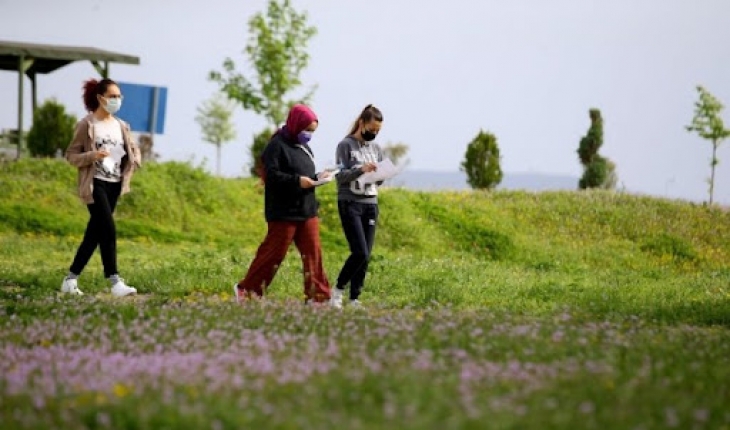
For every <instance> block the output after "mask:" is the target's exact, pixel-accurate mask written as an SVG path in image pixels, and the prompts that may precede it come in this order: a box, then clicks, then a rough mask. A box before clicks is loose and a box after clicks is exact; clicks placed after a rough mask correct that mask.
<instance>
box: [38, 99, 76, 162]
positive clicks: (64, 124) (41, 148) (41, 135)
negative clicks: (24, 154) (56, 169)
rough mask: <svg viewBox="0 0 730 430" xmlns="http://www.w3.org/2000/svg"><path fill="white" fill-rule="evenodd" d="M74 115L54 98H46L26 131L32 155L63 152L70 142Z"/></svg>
mask: <svg viewBox="0 0 730 430" xmlns="http://www.w3.org/2000/svg"><path fill="white" fill-rule="evenodd" d="M76 121H77V120H76V117H75V116H73V115H70V114H67V113H66V109H65V108H64V106H63V105H62V104H60V103H58V102H57V101H56V100H54V99H50V100H47V101H46V102H45V103H43V105H41V107H39V108H38V109H36V111H35V113H34V114H33V126H32V127H31V129H30V131H29V132H28V150H29V151H30V154H31V155H32V156H34V157H53V156H54V155H56V153H57V152H58V151H61V152H64V151H66V148H67V147H68V145H69V144H70V143H71V140H72V139H73V135H74V128H75V127H76Z"/></svg>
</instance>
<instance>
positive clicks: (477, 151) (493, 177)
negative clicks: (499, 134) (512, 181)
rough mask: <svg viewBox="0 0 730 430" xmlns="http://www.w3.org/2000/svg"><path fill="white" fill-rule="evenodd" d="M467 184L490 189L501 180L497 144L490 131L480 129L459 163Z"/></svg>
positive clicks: (475, 187)
mask: <svg viewBox="0 0 730 430" xmlns="http://www.w3.org/2000/svg"><path fill="white" fill-rule="evenodd" d="M461 170H462V171H463V172H465V173H466V177H467V182H468V183H469V186H471V187H472V188H474V189H487V190H491V189H492V188H495V187H496V186H497V185H499V183H500V182H502V176H503V175H502V167H501V166H500V156H499V145H497V138H496V137H495V136H494V135H493V134H492V133H485V132H483V131H480V132H479V134H477V136H476V137H475V138H474V140H472V141H471V143H469V146H468V147H467V148H466V154H465V155H464V161H463V162H462V163H461Z"/></svg>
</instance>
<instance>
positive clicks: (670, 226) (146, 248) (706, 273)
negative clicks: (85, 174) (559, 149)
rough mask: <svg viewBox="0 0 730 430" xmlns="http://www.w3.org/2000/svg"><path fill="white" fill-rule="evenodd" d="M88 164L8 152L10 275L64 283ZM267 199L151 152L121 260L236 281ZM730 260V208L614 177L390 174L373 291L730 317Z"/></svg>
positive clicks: (147, 283)
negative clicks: (438, 185) (610, 186)
mask: <svg viewBox="0 0 730 430" xmlns="http://www.w3.org/2000/svg"><path fill="white" fill-rule="evenodd" d="M75 177H76V176H75V171H74V169H73V168H71V167H70V166H68V165H66V164H65V163H63V162H61V161H57V160H25V161H22V162H20V163H11V164H7V165H4V166H3V170H2V171H1V172H0V190H1V191H0V241H1V242H2V245H3V246H2V251H0V258H2V260H0V261H2V263H0V265H1V266H0V267H1V268H2V273H3V274H2V275H1V276H0V278H4V279H5V282H6V283H11V284H13V285H20V286H22V287H34V288H32V292H38V293H45V292H47V291H49V290H52V289H55V288H56V287H57V285H56V284H57V283H58V278H59V276H61V275H62V273H63V272H64V271H65V269H66V266H67V265H68V264H69V263H68V262H69V261H70V259H71V257H72V256H73V252H74V249H75V247H76V245H77V243H78V241H79V240H80V236H81V234H82V233H83V229H84V225H85V222H86V220H87V215H86V211H85V209H84V207H83V206H82V205H81V204H80V203H79V201H78V200H77V198H76V196H75V189H74V186H75ZM318 196H319V198H320V201H321V213H320V215H321V219H322V238H323V242H324V248H325V250H326V255H325V263H326V266H327V270H328V272H329V274H330V277H332V278H333V277H334V276H335V275H336V273H337V272H336V271H337V269H338V268H339V265H340V264H341V262H342V260H343V258H344V255H345V254H346V252H347V245H346V242H345V241H344V238H343V236H342V234H341V231H340V227H339V221H338V218H337V213H336V200H335V195H334V187H331V186H328V187H323V188H322V189H320V191H318ZM262 200H263V199H262V189H261V186H260V185H259V184H258V182H257V181H256V180H253V179H220V178H214V177H211V176H210V175H208V174H206V173H205V172H204V171H202V170H200V169H196V168H193V167H191V166H189V165H186V164H181V163H163V164H151V165H149V166H146V168H145V169H144V170H142V171H140V172H139V173H138V175H137V176H135V181H134V184H133V192H132V193H130V194H129V195H127V196H125V197H124V198H123V199H122V200H121V203H120V205H119V207H118V212H117V218H118V231H119V236H120V237H121V245H120V262H121V265H122V267H123V268H124V273H125V274H126V276H127V277H129V278H130V279H133V280H134V281H135V283H136V284H137V285H138V286H140V287H141V289H142V290H143V291H146V292H152V293H156V294H158V295H163V296H164V295H180V294H182V295H185V294H189V293H192V292H196V291H198V292H203V293H221V292H223V293H225V291H226V290H227V287H226V285H228V284H230V283H232V282H231V281H232V280H234V279H237V278H238V277H240V276H241V275H242V273H243V272H244V271H245V268H246V266H247V264H248V262H249V261H250V259H251V256H252V254H253V252H255V249H256V247H257V246H258V244H259V242H260V240H261V238H262V236H263V234H264V232H265V223H264V222H263V216H262ZM41 261H42V264H40V265H39V264H38V263H39V262H41ZM728 261H730V213H728V212H727V211H723V210H721V209H712V210H710V209H708V208H706V207H702V206H698V205H694V204H690V203H685V202H674V201H667V200H660V199H654V198H648V197H637V196H631V195H626V194H615V193H608V192H584V193H578V192H554V193H540V194H535V193H528V192H496V193H491V194H489V193H480V192H441V193H425V192H411V191H407V190H401V189H387V190H385V191H384V192H383V193H382V196H381V222H380V227H379V230H378V236H377V245H376V251H375V255H374V257H373V264H372V266H371V267H372V270H371V272H372V274H371V277H370V283H369V293H371V295H370V298H371V299H372V300H375V299H376V298H377V299H378V300H382V301H385V302H386V304H389V305H393V306H407V305H416V306H427V305H429V303H431V302H433V301H437V302H441V303H445V302H449V303H452V304H454V305H458V306H464V307H481V306H491V307H495V308H505V309H513V310H514V309H517V310H524V311H529V312H538V311H540V310H550V311H552V310H555V309H556V308H559V307H561V306H572V307H578V308H581V309H584V310H587V311H591V312H597V313H600V314H607V313H611V312H622V313H633V314H641V315H645V316H650V317H653V318H654V317H661V318H669V319H672V318H673V315H675V316H676V315H684V316H682V317H679V318H680V319H682V318H685V317H686V318H690V319H695V320H701V321H704V322H707V323H712V322H726V321H727V320H728V318H730V316H728V313H727V312H726V311H725V309H726V308H727V306H728V304H727V302H728V294H729V290H730V287H729V285H730V267H729V266H728V264H727V262H728ZM287 262H288V264H285V267H284V269H283V274H282V275H281V276H280V277H278V278H277V283H276V284H275V285H276V286H277V288H272V294H274V295H282V296H285V295H291V294H296V291H298V288H299V286H298V283H299V279H298V278H299V274H298V263H297V262H296V260H295V258H293V257H289V259H288V260H287ZM97 266H99V264H98V256H97V257H95V259H94V260H92V264H91V265H90V267H89V272H91V273H92V274H96V275H97V276H98V273H99V270H98V267H97ZM181 274H184V277H183V276H181ZM279 278H281V279H279ZM29 290H30V289H29ZM32 292H29V294H31V293H32Z"/></svg>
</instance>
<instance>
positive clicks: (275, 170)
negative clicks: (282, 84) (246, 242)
mask: <svg viewBox="0 0 730 430" xmlns="http://www.w3.org/2000/svg"><path fill="white" fill-rule="evenodd" d="M318 125H319V121H318V120H317V116H316V115H315V114H314V112H313V111H312V110H311V109H310V108H309V107H307V106H304V105H295V106H294V107H292V109H291V110H290V111H289V116H288V118H287V120H286V125H285V126H284V127H282V128H281V129H279V131H277V132H276V133H275V134H274V136H272V137H271V140H270V141H269V143H268V144H267V145H266V148H265V149H264V152H263V154H262V156H261V158H262V161H263V172H262V173H263V175H262V178H263V179H264V202H265V204H264V206H265V215H266V222H267V223H268V232H267V234H266V238H264V241H263V243H261V245H260V246H259V249H258V251H257V252H256V257H255V258H254V260H253V262H251V266H250V267H249V269H248V272H247V273H246V277H245V278H243V279H242V280H241V281H240V282H238V283H237V284H235V285H234V287H233V289H234V294H235V298H236V300H237V301H239V302H240V301H241V300H244V299H245V298H248V297H261V296H263V295H264V292H265V291H266V288H267V287H268V286H269V284H271V281H272V280H273V279H274V275H276V271H277V269H278V268H279V266H280V265H281V262H282V261H283V260H284V257H285V256H286V253H287V251H288V249H289V246H290V245H291V243H292V242H294V244H295V245H296V247H297V249H298V250H299V253H300V254H301V256H302V268H303V272H304V295H305V298H306V300H307V302H317V303H322V302H327V301H328V300H329V298H330V285H329V281H328V280H327V275H326V274H325V272H324V269H323V267H322V247H321V243H320V239H319V218H318V217H317V208H318V206H319V205H318V203H317V199H316V197H315V193H314V190H315V181H317V180H318V179H322V177H320V178H317V174H316V170H315V164H314V154H313V153H312V149H311V148H310V147H309V140H310V139H311V138H312V134H313V133H314V131H315V130H317V126H318ZM325 175H326V174H325Z"/></svg>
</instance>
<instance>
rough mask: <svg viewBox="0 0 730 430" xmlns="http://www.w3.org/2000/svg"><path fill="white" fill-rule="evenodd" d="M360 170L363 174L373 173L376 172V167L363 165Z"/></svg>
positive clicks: (367, 164)
mask: <svg viewBox="0 0 730 430" xmlns="http://www.w3.org/2000/svg"><path fill="white" fill-rule="evenodd" d="M360 169H361V170H362V171H363V172H365V173H368V172H374V171H376V170H378V165H377V164H375V163H365V164H363V165H362V167H361V168H360Z"/></svg>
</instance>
